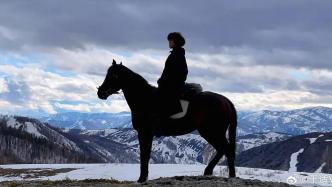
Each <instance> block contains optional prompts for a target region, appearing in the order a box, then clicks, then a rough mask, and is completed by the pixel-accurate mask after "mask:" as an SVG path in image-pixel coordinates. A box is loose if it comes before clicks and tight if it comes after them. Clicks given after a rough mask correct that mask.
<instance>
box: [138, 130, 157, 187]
mask: <svg viewBox="0 0 332 187" xmlns="http://www.w3.org/2000/svg"><path fill="white" fill-rule="evenodd" d="M138 140H139V146H140V159H141V175H140V177H139V179H138V181H137V182H140V183H141V182H145V181H146V180H147V179H148V175H149V160H150V154H151V147H152V140H153V135H152V133H150V132H149V133H148V132H139V131H138Z"/></svg>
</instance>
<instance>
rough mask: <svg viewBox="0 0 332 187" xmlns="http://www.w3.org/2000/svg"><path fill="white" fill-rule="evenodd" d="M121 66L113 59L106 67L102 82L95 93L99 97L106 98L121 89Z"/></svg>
mask: <svg viewBox="0 0 332 187" xmlns="http://www.w3.org/2000/svg"><path fill="white" fill-rule="evenodd" d="M121 67H122V64H117V63H116V62H115V60H113V63H112V65H111V66H110V67H109V68H108V71H107V75H106V77H105V80H104V82H103V84H102V85H101V86H100V87H98V92H97V95H98V97H99V99H103V100H106V99H107V97H109V96H110V95H112V94H118V93H119V92H118V91H119V90H120V89H121V81H120V77H121V75H120V72H121Z"/></svg>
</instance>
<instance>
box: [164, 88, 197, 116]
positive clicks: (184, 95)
mask: <svg viewBox="0 0 332 187" xmlns="http://www.w3.org/2000/svg"><path fill="white" fill-rule="evenodd" d="M202 91H203V88H202V86H201V85H200V84H197V83H186V84H185V85H184V87H183V89H182V90H181V94H180V104H181V107H182V112H180V113H177V114H174V115H172V116H170V118H172V119H179V118H182V117H184V116H185V115H186V114H187V111H188V106H189V102H190V100H191V99H192V98H193V97H194V96H196V95H197V94H199V93H201V92H202Z"/></svg>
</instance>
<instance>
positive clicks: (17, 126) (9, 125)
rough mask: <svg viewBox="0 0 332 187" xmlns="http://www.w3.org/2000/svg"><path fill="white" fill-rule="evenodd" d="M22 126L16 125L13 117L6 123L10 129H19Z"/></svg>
mask: <svg viewBox="0 0 332 187" xmlns="http://www.w3.org/2000/svg"><path fill="white" fill-rule="evenodd" d="M21 126H22V125H21V124H20V123H18V122H17V121H16V119H15V118H13V117H10V118H9V120H8V121H7V127H11V128H15V129H18V128H20V127H21Z"/></svg>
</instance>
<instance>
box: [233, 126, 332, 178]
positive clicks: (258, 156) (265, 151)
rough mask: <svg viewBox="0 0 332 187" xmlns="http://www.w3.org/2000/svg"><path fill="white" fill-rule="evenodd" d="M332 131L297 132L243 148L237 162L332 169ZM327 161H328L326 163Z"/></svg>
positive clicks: (292, 168)
mask: <svg viewBox="0 0 332 187" xmlns="http://www.w3.org/2000/svg"><path fill="white" fill-rule="evenodd" d="M331 139H332V132H326V133H321V132H316V133H309V134H305V135H299V136H293V137H290V138H288V139H286V140H283V141H279V142H274V143H271V144H266V145H262V146H259V147H255V148H252V149H249V150H247V151H244V152H241V153H240V154H239V155H238V156H237V161H236V162H237V165H238V166H245V167H259V168H266V169H280V170H287V171H294V172H295V171H301V172H324V173H332V164H331V162H330V161H331V158H332V152H331V151H330V150H331V148H332V142H331V141H327V140H331ZM324 163H325V164H324Z"/></svg>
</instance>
